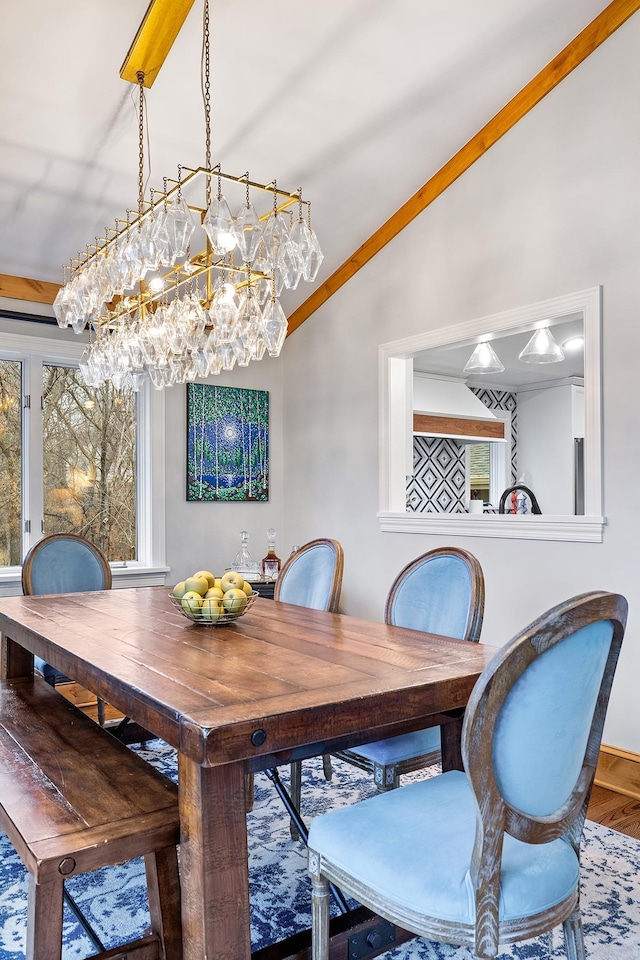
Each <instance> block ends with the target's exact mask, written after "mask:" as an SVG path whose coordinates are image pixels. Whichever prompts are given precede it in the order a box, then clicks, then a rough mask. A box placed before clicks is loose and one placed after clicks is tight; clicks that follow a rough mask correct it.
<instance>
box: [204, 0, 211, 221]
mask: <svg viewBox="0 0 640 960" xmlns="http://www.w3.org/2000/svg"><path fill="white" fill-rule="evenodd" d="M202 47H203V58H204V89H203V99H204V128H205V167H206V168H207V170H210V169H211V62H210V57H211V36H210V32H209V0H204V11H203V27H202ZM206 200H207V207H208V206H209V204H210V203H211V178H210V177H207V185H206Z"/></svg>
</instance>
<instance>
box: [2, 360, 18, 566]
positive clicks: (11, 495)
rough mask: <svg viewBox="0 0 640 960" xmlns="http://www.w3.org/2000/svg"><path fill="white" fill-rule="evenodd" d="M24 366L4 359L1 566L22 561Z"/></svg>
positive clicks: (13, 564)
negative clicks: (22, 398)
mask: <svg viewBox="0 0 640 960" xmlns="http://www.w3.org/2000/svg"><path fill="white" fill-rule="evenodd" d="M21 384H22V364H21V363H20V362H19V361H18V360H3V359H0V530H1V531H2V535H1V536H0V566H3V567H10V566H15V565H17V564H19V563H20V562H21V560H22V524H21V518H22V509H21V503H22V404H21V402H20V401H21V396H22V387H21Z"/></svg>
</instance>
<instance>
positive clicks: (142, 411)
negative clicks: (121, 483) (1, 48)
mask: <svg viewBox="0 0 640 960" xmlns="http://www.w3.org/2000/svg"><path fill="white" fill-rule="evenodd" d="M1 317H2V312H1V311H0V318H1ZM85 345H86V344H85V342H84V341H78V342H77V343H74V342H73V341H68V340H66V341H64V343H62V342H61V341H60V340H54V339H48V338H44V337H38V336H33V335H30V334H28V333H24V334H10V333H3V334H2V338H1V340H0V357H2V358H3V359H8V360H20V361H22V362H23V363H25V364H26V370H27V376H28V377H30V378H31V383H30V388H32V387H34V380H35V374H34V368H35V366H36V364H34V363H33V361H36V363H45V362H46V363H58V364H60V365H65V364H67V365H68V364H69V363H71V364H74V363H77V362H78V361H79V359H80V356H81V355H82V351H83V350H84V348H85ZM35 393H36V394H37V395H38V396H36V397H34V395H33V392H32V394H31V395H32V398H33V400H32V402H33V401H37V403H38V404H39V399H38V397H39V387H36V389H35ZM26 416H28V412H26ZM138 422H139V429H142V430H143V433H146V436H148V438H149V442H148V443H141V444H138V446H137V464H136V465H137V471H136V476H137V490H136V496H137V524H138V529H137V539H138V558H139V559H137V560H128V561H123V562H114V563H111V564H110V567H111V572H112V576H113V586H114V587H115V588H120V587H146V586H162V585H164V583H165V582H166V576H167V573H168V572H169V567H167V566H166V544H165V514H164V502H165V467H164V464H165V457H164V453H165V451H164V445H165V400H164V391H161V390H153V389H152V388H151V385H150V384H149V383H147V384H145V387H144V389H143V390H141V391H140V394H139V400H138ZM27 436H29V439H30V442H31V443H32V449H31V451H30V454H31V458H30V461H29V462H30V465H31V469H32V470H35V469H37V468H38V461H41V459H42V443H41V442H40V443H39V444H38V443H37V437H36V438H35V439H34V437H33V431H29V432H28V434H27ZM40 467H41V463H40ZM23 486H24V489H23V504H24V505H25V506H26V505H27V504H28V505H29V506H28V513H29V514H30V516H31V518H32V521H33V518H34V511H33V504H32V503H29V498H31V497H32V496H33V491H32V488H31V484H30V483H29V478H28V477H27V476H24V477H23ZM31 528H32V530H31V533H25V532H23V538H24V539H23V555H24V554H26V552H27V550H28V549H29V548H30V547H31V546H32V545H33V544H34V543H36V542H37V541H38V540H40V539H41V537H42V534H41V532H40V525H39V522H38V521H33V522H32V524H31ZM21 577H22V568H21V567H1V568H0V596H2V597H6V596H13V595H15V594H17V593H18V594H19V593H20V592H21Z"/></svg>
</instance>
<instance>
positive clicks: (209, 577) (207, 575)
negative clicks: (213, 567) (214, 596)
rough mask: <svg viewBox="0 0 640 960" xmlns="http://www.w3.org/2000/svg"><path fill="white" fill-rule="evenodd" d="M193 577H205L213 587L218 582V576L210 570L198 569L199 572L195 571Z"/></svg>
mask: <svg viewBox="0 0 640 960" xmlns="http://www.w3.org/2000/svg"><path fill="white" fill-rule="evenodd" d="M193 577H194V579H195V578H196V577H204V579H205V580H206V581H207V583H208V584H209V586H210V587H213V586H214V585H215V582H216V578H215V577H214V575H213V574H212V573H209V571H208V570H198V572H197V573H194V575H193Z"/></svg>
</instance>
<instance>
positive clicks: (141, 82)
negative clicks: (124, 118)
mask: <svg viewBox="0 0 640 960" xmlns="http://www.w3.org/2000/svg"><path fill="white" fill-rule="evenodd" d="M138 85H139V89H140V103H139V108H138V217H139V218H141V217H142V210H143V206H144V73H143V72H142V70H139V71H138Z"/></svg>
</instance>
